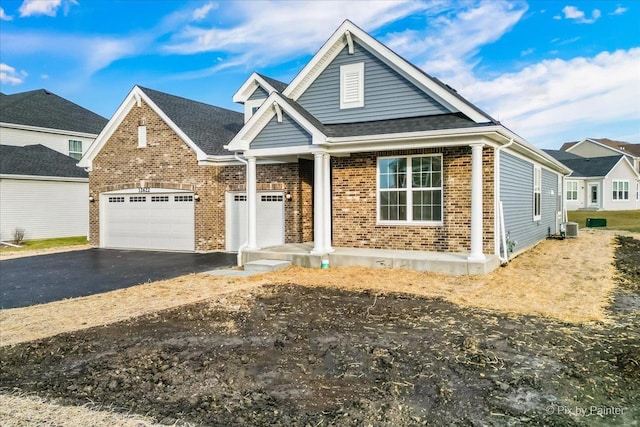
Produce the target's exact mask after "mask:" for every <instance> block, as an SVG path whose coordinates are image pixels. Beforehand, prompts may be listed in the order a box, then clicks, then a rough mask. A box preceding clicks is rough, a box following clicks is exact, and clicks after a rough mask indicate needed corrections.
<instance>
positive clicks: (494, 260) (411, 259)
mask: <svg viewBox="0 0 640 427" xmlns="http://www.w3.org/2000/svg"><path fill="white" fill-rule="evenodd" d="M312 248H313V244H312V243H294V244H286V245H281V246H274V247H270V248H264V249H260V250H257V251H249V252H245V253H243V256H242V258H243V262H244V263H246V262H251V261H256V260H260V259H278V260H286V261H291V263H292V264H293V265H298V266H301V267H312V268H320V266H321V263H322V260H328V261H329V267H347V266H364V267H372V268H405V269H410V270H418V271H431V272H437V273H445V274H451V275H456V276H459V275H475V274H486V273H489V272H491V271H493V270H495V269H496V268H498V267H499V266H500V260H499V258H498V257H497V256H495V255H487V256H486V259H485V260H484V261H481V262H471V261H469V260H468V259H467V257H468V254H460V253H442V252H423V251H402V250H387V249H360V248H335V251H334V252H331V253H329V254H325V255H315V254H313V255H312V254H310V251H311V249H312Z"/></svg>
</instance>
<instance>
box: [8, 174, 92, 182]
mask: <svg viewBox="0 0 640 427" xmlns="http://www.w3.org/2000/svg"><path fill="white" fill-rule="evenodd" d="M0 178H2V179H24V180H29V181H64V182H89V178H75V177H68V176H45V175H13V174H0Z"/></svg>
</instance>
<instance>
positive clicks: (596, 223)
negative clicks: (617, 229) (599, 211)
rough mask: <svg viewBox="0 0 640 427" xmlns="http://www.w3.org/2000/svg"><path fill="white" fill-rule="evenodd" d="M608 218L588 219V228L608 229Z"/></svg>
mask: <svg viewBox="0 0 640 427" xmlns="http://www.w3.org/2000/svg"><path fill="white" fill-rule="evenodd" d="M606 226H607V218H587V227H606Z"/></svg>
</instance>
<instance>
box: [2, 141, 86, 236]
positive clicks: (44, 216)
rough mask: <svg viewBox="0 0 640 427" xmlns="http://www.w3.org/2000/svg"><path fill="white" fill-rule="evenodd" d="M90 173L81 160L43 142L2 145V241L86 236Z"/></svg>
mask: <svg viewBox="0 0 640 427" xmlns="http://www.w3.org/2000/svg"><path fill="white" fill-rule="evenodd" d="M88 182H89V178H88V176H87V173H86V172H85V171H84V170H82V169H81V168H79V167H77V166H76V161H75V160H74V159H72V158H70V157H68V156H65V155H63V154H61V153H58V152H57V151H54V150H51V149H50V148H47V147H44V146H42V145H39V144H38V145H29V146H25V147H18V146H11V145H0V240H2V241H10V240H13V237H14V233H15V230H16V229H22V230H24V238H25V239H26V240H31V239H45V238H52V237H71V236H86V235H87V231H88V226H89V224H88V219H89V203H88V199H89V184H88Z"/></svg>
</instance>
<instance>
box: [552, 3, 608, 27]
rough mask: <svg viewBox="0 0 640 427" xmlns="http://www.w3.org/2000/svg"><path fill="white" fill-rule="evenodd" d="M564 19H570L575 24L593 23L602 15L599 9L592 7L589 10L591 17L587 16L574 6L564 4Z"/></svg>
mask: <svg viewBox="0 0 640 427" xmlns="http://www.w3.org/2000/svg"><path fill="white" fill-rule="evenodd" d="M562 13H564V18H565V19H571V20H573V21H574V22H575V23H577V24H593V23H594V22H596V21H597V20H598V18H600V16H602V12H600V10H599V9H593V10H592V11H591V18H587V17H586V15H585V13H584V12H583V11H581V10H580V9H578V8H577V7H575V6H565V7H564V8H562Z"/></svg>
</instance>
